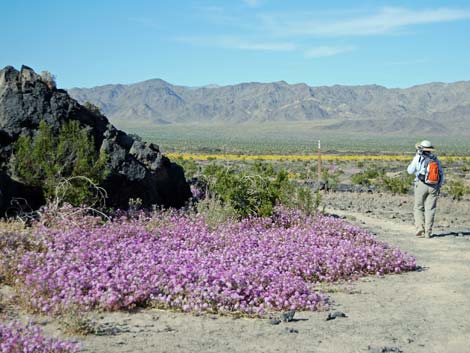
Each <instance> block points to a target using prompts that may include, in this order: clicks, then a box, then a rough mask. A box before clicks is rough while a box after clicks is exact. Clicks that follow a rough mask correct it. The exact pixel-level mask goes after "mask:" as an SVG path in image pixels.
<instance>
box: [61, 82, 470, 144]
mask: <svg viewBox="0 0 470 353" xmlns="http://www.w3.org/2000/svg"><path fill="white" fill-rule="evenodd" d="M68 92H69V94H70V95H71V96H72V97H73V98H75V99H77V100H78V101H79V102H80V103H85V102H90V103H92V104H94V105H96V106H97V107H98V108H99V109H100V110H101V112H102V113H103V114H104V115H106V116H107V117H108V118H109V119H110V120H111V121H112V122H113V123H115V124H118V125H126V126H132V125H158V124H212V123H217V124H221V123H222V124H230V123H231V124H241V123H247V124H249V123H256V124H266V123H279V122H282V123H288V122H303V121H305V122H308V121H311V122H315V121H317V122H320V121H321V122H322V124H321V126H322V127H321V128H322V129H325V130H330V131H334V130H342V131H349V132H364V131H365V132H377V133H401V132H423V133H431V134H434V135H447V134H459V135H470V81H460V82H455V83H429V84H423V85H418V86H413V87H410V88H386V87H383V86H379V85H363V86H342V85H334V86H318V87H312V86H308V85H306V84H303V83H300V84H288V83H286V82H284V81H279V82H272V83H257V82H251V83H241V84H236V85H229V86H217V85H209V86H204V87H200V88H194V87H185V86H178V85H173V84H170V83H168V82H166V81H163V80H161V79H152V80H147V81H143V82H139V83H135V84H129V85H122V84H110V85H105V86H99V87H94V88H72V89H69V90H68Z"/></svg>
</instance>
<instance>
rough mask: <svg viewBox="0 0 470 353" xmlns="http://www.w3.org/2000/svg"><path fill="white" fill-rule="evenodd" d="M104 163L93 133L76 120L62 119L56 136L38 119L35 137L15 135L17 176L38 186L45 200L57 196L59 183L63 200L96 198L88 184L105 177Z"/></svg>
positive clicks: (90, 200)
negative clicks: (90, 133)
mask: <svg viewBox="0 0 470 353" xmlns="http://www.w3.org/2000/svg"><path fill="white" fill-rule="evenodd" d="M105 165H106V155H105V154H104V153H99V152H97V151H96V148H95V145H94V141H93V137H91V136H89V135H88V132H87V131H86V130H85V129H82V128H81V127H80V125H79V123H78V122H77V121H70V122H67V123H65V124H64V125H63V126H62V128H61V129H60V132H59V134H58V136H55V135H54V134H53V132H52V129H51V127H50V126H49V125H48V124H47V123H46V122H45V121H41V123H40V125H39V130H38V133H37V135H36V136H35V138H34V139H33V138H31V137H30V136H21V137H20V138H19V139H18V141H17V143H16V145H15V154H14V158H13V169H14V172H15V174H16V176H17V177H18V178H19V179H21V180H22V181H24V182H26V183H28V184H29V185H33V186H37V187H40V188H41V189H42V190H43V193H44V196H45V198H46V199H48V200H52V199H54V198H55V197H56V196H57V191H58V187H59V188H61V190H60V193H61V197H62V201H65V202H68V203H70V204H72V205H75V206H80V205H82V204H88V205H90V204H92V203H93V202H94V201H95V200H94V198H95V190H94V189H93V188H92V187H91V184H99V183H100V182H101V181H102V180H103V179H104V177H105V176H106V169H105ZM64 181H67V182H64ZM90 182H91V183H90Z"/></svg>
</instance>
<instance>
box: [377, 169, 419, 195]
mask: <svg viewBox="0 0 470 353" xmlns="http://www.w3.org/2000/svg"><path fill="white" fill-rule="evenodd" d="M414 178H415V176H414V175H408V174H402V175H400V176H397V177H389V176H387V175H385V174H383V175H381V177H380V181H379V183H380V184H379V186H381V187H382V188H383V189H384V190H386V191H390V192H392V193H393V194H407V193H408V191H410V189H411V185H412V183H413V179H414Z"/></svg>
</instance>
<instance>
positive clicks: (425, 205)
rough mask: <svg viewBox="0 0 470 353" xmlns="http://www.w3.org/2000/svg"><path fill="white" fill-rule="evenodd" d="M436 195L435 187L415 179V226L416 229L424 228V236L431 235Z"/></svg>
mask: <svg viewBox="0 0 470 353" xmlns="http://www.w3.org/2000/svg"><path fill="white" fill-rule="evenodd" d="M438 196H439V190H438V189H437V188H435V187H432V186H429V185H426V184H424V183H423V182H421V181H415V205H414V216H415V226H416V229H417V230H418V231H419V230H424V232H425V235H426V236H431V235H432V226H433V224H434V215H435V214H436V205H437V198H438Z"/></svg>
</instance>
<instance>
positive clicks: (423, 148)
mask: <svg viewBox="0 0 470 353" xmlns="http://www.w3.org/2000/svg"><path fill="white" fill-rule="evenodd" d="M415 147H416V149H421V150H423V151H434V150H435V148H434V147H433V146H431V147H423V146H421V145H420V144H419V143H417V144H416V145H415Z"/></svg>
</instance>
